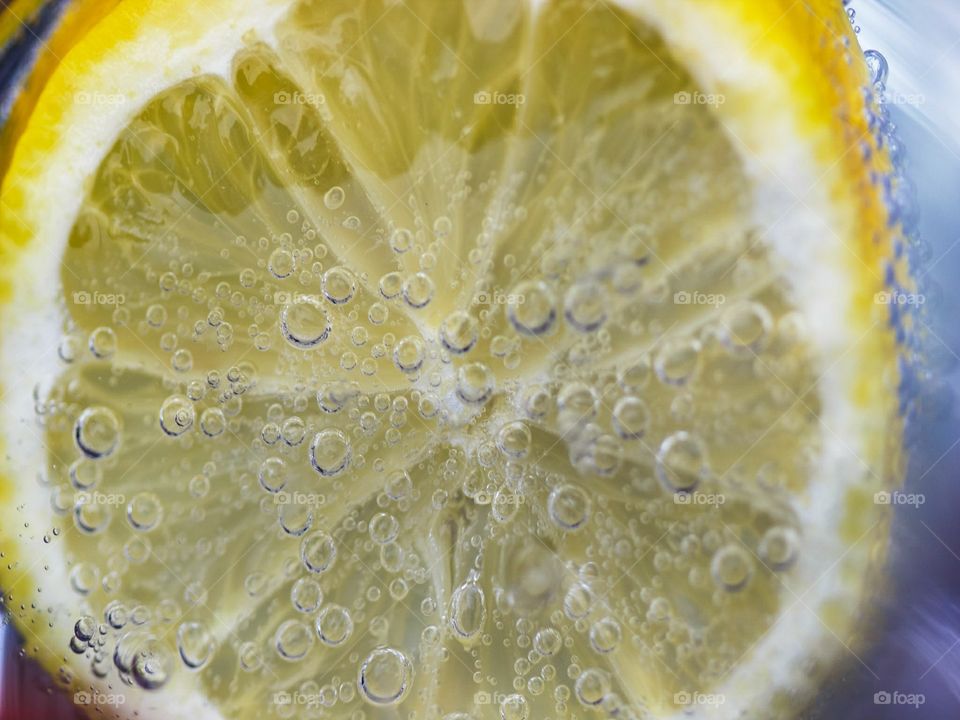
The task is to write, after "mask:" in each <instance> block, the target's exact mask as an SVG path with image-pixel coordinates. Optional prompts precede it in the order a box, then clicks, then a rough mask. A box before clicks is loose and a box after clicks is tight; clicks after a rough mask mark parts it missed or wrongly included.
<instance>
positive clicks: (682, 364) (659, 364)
mask: <svg viewBox="0 0 960 720" xmlns="http://www.w3.org/2000/svg"><path fill="white" fill-rule="evenodd" d="M700 354H701V353H700V343H699V342H697V341H696V340H692V339H687V338H680V339H674V340H665V341H664V342H663V345H662V346H661V347H660V351H659V352H658V353H657V359H656V362H655V363H654V368H655V370H656V373H657V377H658V378H660V380H661V382H663V383H665V384H667V385H686V384H687V383H688V382H689V381H690V380H691V379H692V378H693V377H694V375H696V373H697V371H698V370H699V369H700Z"/></svg>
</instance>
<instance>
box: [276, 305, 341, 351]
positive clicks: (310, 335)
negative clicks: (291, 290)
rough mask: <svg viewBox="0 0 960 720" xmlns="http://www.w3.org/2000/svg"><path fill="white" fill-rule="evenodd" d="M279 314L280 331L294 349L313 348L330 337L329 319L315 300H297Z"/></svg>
mask: <svg viewBox="0 0 960 720" xmlns="http://www.w3.org/2000/svg"><path fill="white" fill-rule="evenodd" d="M297 300H298V302H295V303H292V304H290V305H287V306H286V307H284V308H283V310H282V311H281V312H280V331H281V332H282V333H283V337H284V338H286V340H287V342H289V343H290V344H291V345H293V346H294V347H296V348H300V349H304V350H305V349H309V348H314V347H316V346H317V345H319V344H320V343H322V342H323V341H324V340H326V339H327V337H328V336H329V335H330V330H331V326H330V317H329V316H328V315H327V311H326V310H325V309H324V307H323V305H321V304H320V302H319V301H318V300H316V299H315V298H309V297H302V298H297Z"/></svg>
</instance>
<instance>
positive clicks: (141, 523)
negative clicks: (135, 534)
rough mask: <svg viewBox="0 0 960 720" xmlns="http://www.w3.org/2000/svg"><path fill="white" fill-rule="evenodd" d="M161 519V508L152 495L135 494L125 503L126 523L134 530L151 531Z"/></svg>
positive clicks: (147, 493) (148, 493) (149, 493)
mask: <svg viewBox="0 0 960 720" xmlns="http://www.w3.org/2000/svg"><path fill="white" fill-rule="evenodd" d="M162 518H163V506H162V505H161V504H160V498H158V497H157V496H156V495H155V494H154V493H151V492H141V493H137V494H136V495H134V496H133V498H132V499H131V500H130V502H129V503H127V521H128V522H129V523H130V527H132V528H133V529H134V530H140V531H148V530H153V529H154V528H155V527H156V526H157V525H159V524H160V520H161V519H162Z"/></svg>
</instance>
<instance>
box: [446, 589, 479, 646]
mask: <svg viewBox="0 0 960 720" xmlns="http://www.w3.org/2000/svg"><path fill="white" fill-rule="evenodd" d="M486 617H487V605H486V599H485V597H484V594H483V589H482V588H481V587H480V586H479V585H478V584H477V583H476V582H475V581H472V580H471V581H467V582H465V583H463V584H462V585H460V586H458V587H457V588H456V589H455V590H454V591H453V593H452V595H451V599H450V627H451V628H453V631H454V632H455V633H456V635H457V637H459V638H462V639H464V640H470V639H472V638H475V637H476V636H477V635H478V634H479V633H480V631H481V630H482V629H483V624H484V621H485V620H486Z"/></svg>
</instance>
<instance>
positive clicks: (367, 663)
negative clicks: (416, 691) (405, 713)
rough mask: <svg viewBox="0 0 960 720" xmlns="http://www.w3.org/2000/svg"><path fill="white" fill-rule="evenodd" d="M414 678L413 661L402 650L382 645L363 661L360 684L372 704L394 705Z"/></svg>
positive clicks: (403, 695) (359, 678) (399, 700)
mask: <svg viewBox="0 0 960 720" xmlns="http://www.w3.org/2000/svg"><path fill="white" fill-rule="evenodd" d="M412 682H413V663H411V662H410V659H409V658H408V657H407V656H406V655H404V654H403V653H402V652H400V651H399V650H395V649H393V648H388V647H379V648H376V649H375V650H373V651H372V652H371V653H370V654H369V655H367V657H366V658H365V659H364V660H363V662H362V663H360V671H359V673H358V677H357V687H359V688H360V693H361V696H362V697H363V699H364V700H366V701H367V702H369V703H371V704H373V705H395V704H397V703H399V702H401V701H402V700H403V698H404V697H405V696H406V694H407V691H408V690H409V689H410V685H411V684H412Z"/></svg>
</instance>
